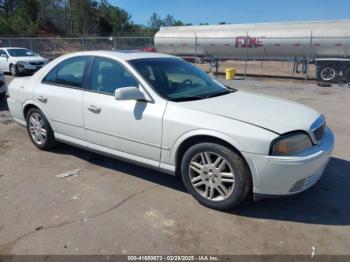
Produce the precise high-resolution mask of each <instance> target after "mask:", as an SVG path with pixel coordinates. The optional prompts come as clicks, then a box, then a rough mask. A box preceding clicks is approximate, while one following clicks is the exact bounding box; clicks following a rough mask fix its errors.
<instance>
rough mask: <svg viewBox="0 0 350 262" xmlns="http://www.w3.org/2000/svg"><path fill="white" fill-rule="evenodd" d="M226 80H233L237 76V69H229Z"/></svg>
mask: <svg viewBox="0 0 350 262" xmlns="http://www.w3.org/2000/svg"><path fill="white" fill-rule="evenodd" d="M225 71H226V80H233V79H235V76H236V68H227V69H226V70H225Z"/></svg>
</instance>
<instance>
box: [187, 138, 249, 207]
mask: <svg viewBox="0 0 350 262" xmlns="http://www.w3.org/2000/svg"><path fill="white" fill-rule="evenodd" d="M181 175H182V179H183V181H184V184H185V186H186V188H187V190H188V191H189V192H190V193H191V194H192V195H193V197H194V198H196V199H197V200H198V201H199V202H200V203H201V204H203V205H205V206H207V207H210V208H213V209H218V210H228V209H232V208H234V207H235V206H237V205H238V204H239V203H241V201H243V200H244V199H245V198H246V196H247V194H248V193H249V190H250V186H251V175H250V171H249V169H248V167H247V166H246V164H245V162H244V161H243V159H242V158H241V157H240V156H239V155H238V154H237V153H236V152H234V151H233V150H231V149H229V148H227V147H225V146H222V145H219V144H213V143H201V144H197V145H194V146H192V147H191V148H190V149H189V150H187V152H186V153H185V154H184V156H183V159H182V163H181Z"/></svg>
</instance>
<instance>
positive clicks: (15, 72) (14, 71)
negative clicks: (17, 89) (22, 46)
mask: <svg viewBox="0 0 350 262" xmlns="http://www.w3.org/2000/svg"><path fill="white" fill-rule="evenodd" d="M10 71H11V75H12V76H17V75H18V69H17V65H11V66H10Z"/></svg>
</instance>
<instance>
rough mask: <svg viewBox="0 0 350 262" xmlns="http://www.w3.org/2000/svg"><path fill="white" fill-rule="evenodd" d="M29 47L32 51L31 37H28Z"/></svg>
mask: <svg viewBox="0 0 350 262" xmlns="http://www.w3.org/2000/svg"><path fill="white" fill-rule="evenodd" d="M29 49H30V50H32V51H34V50H33V44H32V39H31V38H29Z"/></svg>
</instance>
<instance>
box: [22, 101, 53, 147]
mask: <svg viewBox="0 0 350 262" xmlns="http://www.w3.org/2000/svg"><path fill="white" fill-rule="evenodd" d="M26 121H27V131H28V135H29V138H30V140H31V141H32V143H33V144H34V145H35V146H36V147H37V148H39V149H40V150H49V149H51V148H53V147H54V146H55V145H56V140H55V136H54V133H53V131H52V128H51V126H50V124H49V122H48V121H47V119H46V117H45V115H44V114H43V113H42V112H41V111H40V110H39V109H37V108H32V109H30V110H29V112H28V113H27V118H26ZM43 130H45V132H44V131H43ZM35 132H36V134H34V133H35ZM44 133H45V135H44ZM40 138H42V139H40Z"/></svg>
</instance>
